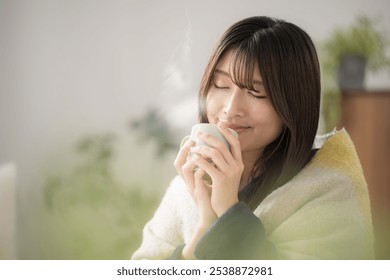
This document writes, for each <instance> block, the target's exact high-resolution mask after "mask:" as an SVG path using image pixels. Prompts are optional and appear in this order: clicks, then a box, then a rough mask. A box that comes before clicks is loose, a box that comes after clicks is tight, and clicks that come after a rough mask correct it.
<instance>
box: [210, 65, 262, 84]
mask: <svg viewBox="0 0 390 280" xmlns="http://www.w3.org/2000/svg"><path fill="white" fill-rule="evenodd" d="M214 73H217V74H221V75H223V76H226V77H229V78H230V74H229V73H228V72H226V71H224V70H222V69H219V68H217V69H215V70H214ZM253 84H257V85H260V86H262V85H263V82H262V81H259V80H253Z"/></svg>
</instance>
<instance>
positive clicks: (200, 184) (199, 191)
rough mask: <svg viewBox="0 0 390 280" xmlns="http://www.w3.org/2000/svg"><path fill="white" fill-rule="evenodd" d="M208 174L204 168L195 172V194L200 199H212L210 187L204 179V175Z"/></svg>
mask: <svg viewBox="0 0 390 280" xmlns="http://www.w3.org/2000/svg"><path fill="white" fill-rule="evenodd" d="M205 174H206V171H205V170H204V169H202V168H199V169H198V170H196V172H195V174H194V178H195V190H194V191H195V195H196V197H197V199H198V200H202V199H208V200H209V199H210V189H209V187H208V186H207V185H206V184H205V182H204V181H203V177H204V175H205Z"/></svg>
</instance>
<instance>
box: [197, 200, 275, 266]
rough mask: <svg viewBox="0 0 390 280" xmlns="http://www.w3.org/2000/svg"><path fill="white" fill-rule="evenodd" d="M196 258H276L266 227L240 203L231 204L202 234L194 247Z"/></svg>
mask: <svg viewBox="0 0 390 280" xmlns="http://www.w3.org/2000/svg"><path fill="white" fill-rule="evenodd" d="M195 256H196V257H197V258H198V259H236V260H238V259H276V258H277V256H276V253H275V249H274V246H273V245H272V244H271V243H270V242H268V241H267V240H266V235H265V229H264V226H263V224H262V222H261V221H260V219H259V218H257V217H256V216H255V215H254V214H253V213H252V211H251V210H250V209H249V208H248V207H247V205H246V204H245V203H243V202H239V203H237V204H235V205H233V206H232V207H231V208H230V209H228V211H226V213H225V214H223V215H222V216H221V217H220V218H219V219H218V220H217V221H216V222H215V224H214V225H213V226H212V227H211V228H210V229H209V230H208V231H207V232H206V233H205V235H204V236H203V237H202V239H201V240H200V241H199V242H198V244H197V246H196V248H195Z"/></svg>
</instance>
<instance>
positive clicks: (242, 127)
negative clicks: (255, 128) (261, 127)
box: [223, 122, 249, 133]
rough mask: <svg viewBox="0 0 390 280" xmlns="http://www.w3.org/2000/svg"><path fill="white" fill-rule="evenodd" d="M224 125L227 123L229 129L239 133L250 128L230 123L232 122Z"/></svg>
mask: <svg viewBox="0 0 390 280" xmlns="http://www.w3.org/2000/svg"><path fill="white" fill-rule="evenodd" d="M223 123H225V124H226V125H227V127H228V128H230V129H233V130H235V131H236V132H237V133H240V132H241V131H243V130H245V129H247V128H249V126H244V125H240V124H235V123H230V122H223Z"/></svg>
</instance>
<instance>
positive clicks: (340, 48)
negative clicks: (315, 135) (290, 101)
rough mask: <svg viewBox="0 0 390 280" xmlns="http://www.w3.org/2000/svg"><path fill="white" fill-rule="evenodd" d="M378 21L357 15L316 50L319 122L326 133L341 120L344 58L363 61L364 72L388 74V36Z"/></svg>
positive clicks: (336, 30) (389, 43)
mask: <svg viewBox="0 0 390 280" xmlns="http://www.w3.org/2000/svg"><path fill="white" fill-rule="evenodd" d="M378 24H379V20H378V19H377V18H375V19H374V18H371V17H368V16H366V15H358V16H357V17H356V18H355V21H354V23H353V24H352V25H351V26H348V27H346V28H336V29H335V30H334V31H333V32H332V33H331V35H330V37H329V38H328V39H327V40H326V41H325V42H324V43H323V44H322V46H321V47H320V48H319V57H320V61H321V78H322V108H321V111H322V118H323V121H324V127H325V130H326V131H325V132H329V131H331V130H333V128H334V127H335V126H336V125H337V122H338V120H339V116H340V94H341V92H340V89H339V85H338V80H337V73H338V69H339V65H340V62H341V60H342V58H343V57H344V56H349V55H353V56H358V57H362V58H363V59H364V60H365V61H366V62H367V69H369V70H371V71H373V72H375V71H378V70H381V69H382V70H387V71H388V70H390V59H389V57H388V56H387V55H386V50H387V48H388V47H389V45H390V41H389V36H388V32H386V31H385V30H380V29H379V28H378Z"/></svg>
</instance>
